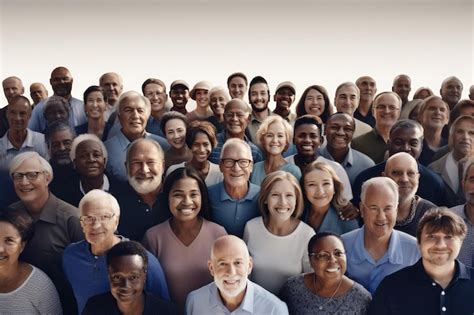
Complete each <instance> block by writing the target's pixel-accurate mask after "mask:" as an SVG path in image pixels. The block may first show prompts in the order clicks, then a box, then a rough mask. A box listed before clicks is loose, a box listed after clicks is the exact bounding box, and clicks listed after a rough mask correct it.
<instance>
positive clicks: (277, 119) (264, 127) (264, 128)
mask: <svg viewBox="0 0 474 315" xmlns="http://www.w3.org/2000/svg"><path fill="white" fill-rule="evenodd" d="M275 123H279V124H281V125H283V129H284V130H285V135H286V146H285V148H284V149H283V152H285V151H286V150H288V147H289V146H290V143H291V139H293V128H292V127H291V125H290V123H289V122H287V121H286V120H285V119H283V118H282V117H281V116H279V115H273V116H268V117H267V118H265V120H264V121H263V122H262V124H261V125H260V127H259V128H258V131H257V141H258V144H259V145H260V146H261V147H263V137H265V135H266V134H267V132H268V129H269V128H270V125H272V124H275Z"/></svg>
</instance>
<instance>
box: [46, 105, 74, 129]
mask: <svg viewBox="0 0 474 315" xmlns="http://www.w3.org/2000/svg"><path fill="white" fill-rule="evenodd" d="M44 118H45V119H46V123H47V124H48V125H50V124H52V123H53V122H55V121H64V122H66V123H67V122H68V120H69V112H68V111H67V109H66V108H65V107H64V105H63V104H61V103H52V104H49V105H48V107H47V108H46V110H45V111H44Z"/></svg>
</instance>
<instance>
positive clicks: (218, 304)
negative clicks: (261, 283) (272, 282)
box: [209, 279, 255, 314]
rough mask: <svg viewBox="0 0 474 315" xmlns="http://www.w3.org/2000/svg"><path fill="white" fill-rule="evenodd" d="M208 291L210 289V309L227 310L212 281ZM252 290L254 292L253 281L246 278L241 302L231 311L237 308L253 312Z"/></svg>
mask: <svg viewBox="0 0 474 315" xmlns="http://www.w3.org/2000/svg"><path fill="white" fill-rule="evenodd" d="M210 291H211V294H210V296H209V306H210V308H211V309H214V308H221V309H224V310H227V311H228V309H227V307H225V305H224V303H222V299H221V297H220V295H219V290H218V288H217V286H216V284H215V283H214V282H213V283H212V284H211V288H210ZM254 292H255V286H254V284H253V282H252V281H250V280H248V279H247V288H246V291H245V295H244V299H243V300H242V303H240V305H239V307H238V308H237V309H235V310H234V311H233V312H232V313H234V312H236V311H237V310H244V311H246V312H248V313H250V314H253V306H254V300H255V299H254V295H255V294H254Z"/></svg>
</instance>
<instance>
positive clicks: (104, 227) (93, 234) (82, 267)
mask: <svg viewBox="0 0 474 315" xmlns="http://www.w3.org/2000/svg"><path fill="white" fill-rule="evenodd" d="M79 212H80V215H81V216H80V222H81V227H82V230H83V231H84V236H85V240H82V241H80V242H77V243H73V244H71V245H69V246H68V247H67V248H66V249H65V250H64V254H63V270H64V274H65V275H66V278H67V280H68V282H69V284H70V285H71V287H72V290H73V291H74V296H75V298H76V302H77V309H78V314H82V311H83V309H84V307H85V305H86V302H87V300H88V299H89V298H91V297H92V296H94V295H97V294H101V293H105V292H108V291H110V285H109V280H108V275H107V266H106V261H105V260H106V259H105V255H106V253H107V251H108V250H109V249H111V248H112V247H113V246H114V245H116V244H118V243H120V242H122V241H127V240H128V239H127V238H125V237H123V236H120V235H117V234H115V232H116V231H117V226H118V222H119V218H120V207H119V205H118V203H117V200H116V199H115V197H114V196H112V195H110V194H109V193H107V192H105V191H103V190H99V189H94V190H91V191H90V192H88V193H87V194H86V195H85V196H84V197H83V198H82V199H81V201H80V203H79ZM147 255H148V271H147V278H146V283H145V284H146V291H148V292H150V293H153V294H157V295H158V296H160V297H161V298H163V299H165V300H169V294H168V287H167V285H166V280H165V276H164V274H163V270H162V269H161V265H160V263H159V262H158V260H157V259H156V257H155V256H153V255H152V254H151V253H149V252H147Z"/></svg>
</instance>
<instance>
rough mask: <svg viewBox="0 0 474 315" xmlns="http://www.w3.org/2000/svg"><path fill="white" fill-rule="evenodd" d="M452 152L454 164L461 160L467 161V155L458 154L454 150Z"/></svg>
mask: <svg viewBox="0 0 474 315" xmlns="http://www.w3.org/2000/svg"><path fill="white" fill-rule="evenodd" d="M452 152H453V158H454V160H455V161H456V162H459V161H461V160H462V159H467V158H469V154H467V155H466V154H463V153H461V152H458V151H456V150H453V151H452Z"/></svg>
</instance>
